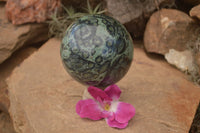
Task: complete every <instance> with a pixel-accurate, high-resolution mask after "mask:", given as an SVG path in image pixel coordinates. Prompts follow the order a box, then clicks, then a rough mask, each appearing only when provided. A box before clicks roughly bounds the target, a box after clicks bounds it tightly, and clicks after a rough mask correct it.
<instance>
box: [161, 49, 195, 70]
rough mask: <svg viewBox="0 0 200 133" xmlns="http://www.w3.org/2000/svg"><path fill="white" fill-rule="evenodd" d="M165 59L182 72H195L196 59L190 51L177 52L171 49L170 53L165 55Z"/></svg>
mask: <svg viewBox="0 0 200 133" xmlns="http://www.w3.org/2000/svg"><path fill="white" fill-rule="evenodd" d="M165 59H166V60H167V62H168V63H170V64H172V65H175V66H176V67H177V68H178V69H180V70H181V71H189V72H191V71H194V69H195V68H194V66H195V64H194V58H193V54H192V52H191V51H190V50H185V51H181V52H180V51H176V50H174V49H170V50H169V53H166V54H165Z"/></svg>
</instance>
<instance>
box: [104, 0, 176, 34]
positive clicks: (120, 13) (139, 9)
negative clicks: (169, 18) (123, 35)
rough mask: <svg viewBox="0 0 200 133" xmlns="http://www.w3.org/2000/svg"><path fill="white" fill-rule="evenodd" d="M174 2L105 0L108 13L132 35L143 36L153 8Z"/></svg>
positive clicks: (161, 0)
mask: <svg viewBox="0 0 200 133" xmlns="http://www.w3.org/2000/svg"><path fill="white" fill-rule="evenodd" d="M174 4H175V0H157V1H155V0H132V1H131V0H106V6H107V10H108V13H109V14H110V15H111V16H113V17H114V18H115V19H117V20H118V21H120V22H121V23H122V24H124V25H125V26H126V28H127V29H128V31H129V32H131V33H132V34H133V35H134V37H141V36H143V33H144V29H145V25H146V22H147V20H148V19H149V17H150V16H151V14H152V13H153V12H154V11H155V10H157V9H159V8H162V7H171V6H174Z"/></svg>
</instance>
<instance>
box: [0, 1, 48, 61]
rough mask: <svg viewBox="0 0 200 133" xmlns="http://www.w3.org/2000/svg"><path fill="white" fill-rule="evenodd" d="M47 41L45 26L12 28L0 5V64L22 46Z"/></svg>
mask: <svg viewBox="0 0 200 133" xmlns="http://www.w3.org/2000/svg"><path fill="white" fill-rule="evenodd" d="M47 39H48V26H47V25H46V24H27V25H23V26H14V25H12V24H11V23H9V22H8V21H7V19H6V16H5V8H4V4H0V63H2V62H3V61H4V60H6V59H7V58H8V57H9V56H10V55H11V54H12V53H13V52H14V51H16V50H17V49H19V48H21V47H22V46H26V45H32V44H37V43H40V42H43V41H46V40H47Z"/></svg>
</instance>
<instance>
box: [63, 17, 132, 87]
mask: <svg viewBox="0 0 200 133" xmlns="http://www.w3.org/2000/svg"><path fill="white" fill-rule="evenodd" d="M60 54H61V58H62V61H63V64H64V67H65V68H66V70H67V72H68V73H69V74H70V75H71V76H72V77H73V78H74V79H76V80H78V81H79V82H81V83H83V84H87V85H90V86H96V87H100V88H104V87H107V86H109V85H111V84H114V83H116V82H117V81H119V80H120V79H121V78H122V77H123V76H124V75H125V74H126V73H127V71H128V69H129V67H130V65H131V62H132V58H133V43H132V39H131V37H130V35H129V33H128V32H127V31H126V29H125V27H124V26H123V25H121V24H120V23H119V22H118V21H116V20H115V19H113V18H111V17H108V16H105V15H89V16H84V17H82V18H80V19H78V20H77V21H76V22H74V23H73V24H72V25H70V26H69V28H68V29H67V31H66V34H65V36H64V38H63V40H62V44H61V50H60Z"/></svg>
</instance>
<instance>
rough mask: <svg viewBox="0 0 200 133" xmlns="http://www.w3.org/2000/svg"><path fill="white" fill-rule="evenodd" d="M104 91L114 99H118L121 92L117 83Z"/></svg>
mask: <svg viewBox="0 0 200 133" xmlns="http://www.w3.org/2000/svg"><path fill="white" fill-rule="evenodd" d="M104 92H105V93H106V94H107V95H108V96H109V97H110V98H112V99H113V100H118V99H119V97H120V94H121V90H120V88H119V87H118V86H117V85H110V86H108V87H107V88H106V89H105V90H104Z"/></svg>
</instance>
